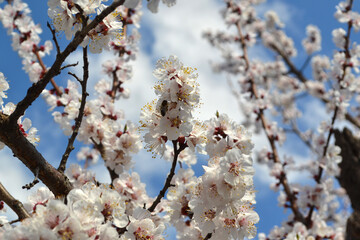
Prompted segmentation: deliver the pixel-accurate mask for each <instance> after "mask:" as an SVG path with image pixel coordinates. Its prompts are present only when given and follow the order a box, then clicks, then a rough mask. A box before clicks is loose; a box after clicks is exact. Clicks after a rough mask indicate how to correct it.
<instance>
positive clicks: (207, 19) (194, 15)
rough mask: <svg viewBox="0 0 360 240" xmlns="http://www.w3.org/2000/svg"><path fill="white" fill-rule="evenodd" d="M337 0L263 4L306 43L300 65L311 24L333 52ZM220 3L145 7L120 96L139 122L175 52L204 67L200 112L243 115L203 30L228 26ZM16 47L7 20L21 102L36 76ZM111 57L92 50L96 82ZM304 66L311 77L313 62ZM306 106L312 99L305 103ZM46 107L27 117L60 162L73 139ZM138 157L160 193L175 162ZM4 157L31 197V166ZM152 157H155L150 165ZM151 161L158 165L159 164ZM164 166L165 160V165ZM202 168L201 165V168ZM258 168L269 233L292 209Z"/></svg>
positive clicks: (4, 52)
mask: <svg viewBox="0 0 360 240" xmlns="http://www.w3.org/2000/svg"><path fill="white" fill-rule="evenodd" d="M25 2H27V3H28V4H29V5H30V8H31V9H32V16H33V18H34V21H35V22H36V23H40V24H41V26H42V28H43V34H42V35H41V37H42V40H43V41H44V40H46V39H50V38H51V35H50V33H49V30H48V29H47V28H46V21H49V19H48V17H47V4H46V1H25ZM337 3H338V1H331V0H316V1H313V0H302V1H285V0H283V1H281V0H269V1H268V2H267V3H266V4H265V6H264V7H261V9H260V10H261V11H262V12H263V11H264V10H265V9H269V8H270V9H273V10H275V11H276V12H278V14H279V16H280V19H281V20H282V21H283V22H284V23H285V24H286V25H287V26H286V32H287V33H288V34H289V35H290V36H291V37H292V38H293V39H294V41H295V44H296V46H297V48H298V49H299V52H298V56H297V57H296V58H295V59H294V62H295V63H296V64H297V66H301V65H302V63H303V61H304V60H305V59H306V55H305V54H304V53H303V52H302V51H301V49H302V47H301V40H302V39H303V38H304V37H305V28H306V26H307V25H308V24H314V25H317V26H318V27H319V28H320V29H321V33H322V43H323V45H322V46H323V50H322V51H321V52H322V54H326V55H330V54H331V53H332V51H333V50H332V49H333V44H332V41H331V39H332V36H331V31H332V30H333V29H334V28H337V27H339V26H341V25H340V24H339V23H337V22H336V20H335V19H334V17H333V15H334V12H335V5H336V4H337ZM219 7H222V3H221V1H215V0H196V1H194V0H192V1H191V0H179V3H178V4H177V5H176V6H174V7H173V8H171V9H167V8H166V7H164V6H161V7H160V9H159V13H158V14H156V15H154V14H151V13H150V12H149V11H147V10H146V9H144V16H143V22H142V23H141V26H142V27H141V29H140V32H141V34H142V39H141V44H140V45H141V50H142V51H141V54H139V55H138V58H137V61H136V62H135V63H134V71H135V74H134V79H133V81H132V82H131V83H129V84H128V85H127V87H129V88H130V90H131V95H130V99H129V100H124V101H123V100H122V101H121V102H120V103H119V107H120V108H122V109H124V110H125V115H126V118H127V119H131V120H132V121H134V122H137V121H138V119H139V114H140V107H141V106H143V105H144V104H145V103H146V102H148V101H150V100H151V99H153V98H154V97H155V96H154V94H153V93H152V89H151V86H152V85H153V84H154V82H155V81H154V80H155V79H154V78H153V77H152V74H151V71H152V69H153V67H154V65H155V62H156V60H157V59H158V58H160V57H163V56H169V55H171V54H175V55H178V56H179V57H180V59H181V60H182V62H183V63H184V64H185V65H188V66H192V67H196V68H198V69H199V74H200V76H199V82H200V89H201V94H202V96H203V102H204V106H203V110H202V112H201V113H200V114H199V118H200V119H208V118H209V117H212V116H213V114H214V113H215V111H216V110H219V111H220V112H225V113H227V114H229V115H230V116H231V117H232V118H233V119H238V120H241V119H242V116H241V114H240V111H238V109H237V107H236V102H235V101H234V98H233V97H232V96H231V94H229V93H230V91H229V87H228V85H227V84H226V76H224V75H216V74H213V73H212V71H211V68H210V66H209V60H214V59H219V57H220V54H219V53H218V52H217V50H215V49H211V47H210V46H209V44H208V43H207V42H206V40H204V39H202V38H201V30H205V29H218V28H224V25H223V24H222V22H221V18H220V15H219V13H218V12H219V10H220V8H219ZM65 40H66V39H65V36H64V35H62V37H61V42H62V46H65V45H64V44H65V43H66V42H65ZM10 46H11V41H10V37H9V36H7V35H6V31H5V30H4V29H3V28H2V27H1V28H0V53H1V55H0V71H1V72H3V73H4V75H5V76H6V78H7V80H8V81H9V83H10V89H9V90H8V91H7V93H8V99H5V102H8V101H12V102H14V103H17V102H18V101H19V100H21V99H22V97H23V96H24V95H25V94H26V90H27V88H28V87H29V86H31V83H30V81H29V78H28V76H27V75H26V74H25V73H24V71H23V70H22V64H21V59H20V58H19V57H18V55H17V53H15V52H14V51H12V49H11V47H10ZM78 57H79V55H77V54H72V55H71V56H70V58H69V62H76V61H77V59H78ZM252 57H253V58H257V59H272V58H273V55H272V54H271V53H269V52H266V51H262V50H253V51H252ZM109 58H112V56H111V55H109V54H105V56H98V55H92V56H91V57H90V74H92V73H93V75H92V76H91V79H90V81H91V83H90V84H94V82H95V81H96V80H97V79H99V77H100V75H99V73H97V70H98V69H99V67H98V66H99V65H100V64H101V62H102V61H103V60H104V59H109ZM53 60H54V52H53V53H52V55H51V56H49V57H47V58H45V59H44V61H45V63H46V65H47V66H50V65H51V63H52V61H53ZM305 73H306V74H307V76H309V77H311V75H310V72H309V68H307V70H306V71H305ZM67 79H68V77H67V76H66V75H64V74H63V75H61V77H57V78H56V80H57V81H58V82H59V83H60V85H61V84H63V85H65V84H66V81H67ZM219 83H220V84H219ZM125 87H126V86H125ZM90 92H91V90H90ZM214 96H217V97H216V98H215V97H214ZM90 97H91V96H90ZM129 106H131V107H129ZM319 106H321V105H319ZM305 108H306V106H304V109H305ZM47 109H48V106H47V105H46V104H45V102H44V101H43V99H41V98H39V99H38V100H36V101H35V102H34V103H33V105H32V106H31V107H30V109H29V110H28V111H27V112H26V117H28V118H30V119H31V120H32V122H33V126H35V127H37V128H38V130H39V135H40V137H41V141H40V143H39V145H38V147H37V149H38V150H39V151H40V152H41V153H42V154H43V155H44V157H45V158H46V159H47V160H48V161H50V162H51V163H53V164H55V165H56V166H57V163H58V162H59V160H60V157H61V155H62V153H63V151H64V149H65V146H66V143H67V138H66V137H65V136H64V135H63V134H62V132H61V130H60V129H59V127H58V126H57V125H56V124H55V123H54V121H53V119H52V117H51V114H50V113H49V112H48V111H47ZM254 139H255V140H254V141H255V143H256V148H257V149H261V148H262V146H264V145H266V144H267V142H266V141H265V140H264V139H263V138H262V137H255V138H254ZM78 146H79V144H77V145H76V147H78ZM292 147H293V146H292V145H291V143H290V144H289V145H288V146H286V148H287V149H291V148H292ZM294 152H295V153H296V154H300V153H301V152H302V151H301V150H300V149H295V151H294ZM75 156H76V150H75V151H74V152H73V153H72V155H71V156H70V160H71V161H72V162H76V157H75ZM135 160H136V164H137V165H136V167H135V169H136V170H138V171H139V172H140V175H141V177H142V180H143V181H144V182H145V183H146V184H147V190H148V191H149V193H150V195H153V196H154V195H155V194H157V193H158V191H159V190H160V188H161V186H162V183H163V181H164V179H165V178H166V174H167V172H168V169H169V168H170V165H169V164H168V163H164V160H163V159H155V160H153V159H152V158H151V156H150V155H148V154H147V153H146V152H142V153H140V154H139V156H137V157H135ZM0 161H2V162H3V163H6V164H2V167H1V168H0V181H1V182H2V183H3V184H4V185H5V186H6V187H7V188H8V189H9V190H10V192H11V193H12V194H13V195H15V196H16V197H18V198H19V199H24V197H25V196H27V195H28V193H27V192H26V191H25V190H22V189H21V186H22V185H24V184H25V183H27V182H30V181H31V180H32V176H31V174H30V172H29V171H28V170H27V169H26V168H24V167H22V165H21V163H20V161H18V160H17V159H13V158H12V157H11V154H10V151H9V150H3V151H2V152H0ZM149 161H154V162H151V164H150V165H149ZM151 166H156V168H154V167H151ZM159 166H161V167H160V168H159ZM92 169H93V170H94V171H95V172H96V173H97V175H98V177H99V178H100V180H104V181H105V180H106V179H108V176H107V172H106V171H105V169H104V168H103V167H102V163H99V164H98V165H96V166H95V167H93V168H92ZM198 169H199V171H201V167H199V168H198ZM257 172H258V175H256V176H255V187H256V190H257V191H258V194H257V204H256V210H257V211H258V213H259V215H260V223H259V224H258V231H259V232H265V233H267V232H269V230H270V229H271V228H272V227H273V226H274V224H280V223H281V220H284V219H285V218H286V214H284V210H283V209H282V208H279V207H277V200H276V198H277V194H274V193H273V192H272V191H271V190H269V188H268V184H269V181H270V178H269V177H266V176H265V177H264V176H263V174H267V173H266V171H264V170H263V169H262V168H260V167H257Z"/></svg>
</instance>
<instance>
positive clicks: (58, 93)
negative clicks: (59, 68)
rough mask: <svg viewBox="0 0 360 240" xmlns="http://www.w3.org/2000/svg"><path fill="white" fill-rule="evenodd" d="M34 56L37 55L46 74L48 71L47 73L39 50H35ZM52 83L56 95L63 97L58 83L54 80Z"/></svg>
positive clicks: (51, 80)
mask: <svg viewBox="0 0 360 240" xmlns="http://www.w3.org/2000/svg"><path fill="white" fill-rule="evenodd" d="M34 54H35V56H36V58H37V60H38V62H39V64H40V66H41V68H42V70H43V72H44V73H46V71H47V69H46V66H45V64H44V62H43V60H42V58H41V57H40V55H39V50H38V49H37V48H36V49H35V51H34ZM50 82H51V84H52V85H53V87H54V89H55V91H56V94H57V95H58V96H61V95H62V91H61V90H60V88H59V86H58V85H57V84H56V82H55V81H54V79H53V78H51V79H50Z"/></svg>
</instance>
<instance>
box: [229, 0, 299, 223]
mask: <svg viewBox="0 0 360 240" xmlns="http://www.w3.org/2000/svg"><path fill="white" fill-rule="evenodd" d="M231 5H232V4H230V7H231ZM236 27H237V30H238V34H239V37H240V42H241V48H242V51H243V58H244V60H245V63H246V65H245V71H246V72H247V71H248V70H249V68H250V61H249V57H248V53H247V47H246V40H245V37H244V35H243V34H242V31H241V25H240V22H237V23H236ZM250 84H251V89H250V91H251V93H252V95H253V96H254V97H255V98H256V99H259V96H258V93H257V89H256V84H255V81H254V79H253V78H251V79H250ZM258 116H259V118H260V120H261V124H262V127H263V129H264V131H265V134H266V137H267V139H268V141H269V143H270V146H271V150H272V153H273V159H274V162H276V163H281V161H280V157H279V154H278V151H277V148H276V145H275V139H274V137H272V136H270V135H269V133H268V131H267V128H268V126H269V124H268V123H267V119H266V118H265V114H264V109H260V110H259V113H258ZM279 182H280V184H281V185H282V186H283V188H284V191H285V193H286V196H287V198H288V201H289V202H290V208H291V210H292V212H293V213H294V216H295V219H296V220H297V221H300V222H303V223H304V222H305V219H304V216H303V215H302V213H301V212H300V210H299V207H298V205H297V202H296V200H297V198H296V195H295V193H294V192H293V191H292V190H291V188H290V185H289V183H288V179H287V177H286V175H285V174H282V175H281V177H280V178H279Z"/></svg>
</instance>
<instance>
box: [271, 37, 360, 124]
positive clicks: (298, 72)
mask: <svg viewBox="0 0 360 240" xmlns="http://www.w3.org/2000/svg"><path fill="white" fill-rule="evenodd" d="M270 49H272V50H273V51H275V52H276V53H277V54H279V55H280V56H281V57H282V59H283V60H284V62H285V63H286V65H287V66H288V68H289V69H290V70H289V72H290V73H293V74H294V75H295V76H296V77H297V78H298V79H299V80H300V81H301V82H302V83H304V84H305V87H306V82H308V81H309V80H308V79H307V78H306V77H305V76H304V74H303V73H302V72H301V70H298V69H297V68H296V67H295V65H294V64H293V62H292V61H291V60H290V58H289V57H288V56H287V55H286V54H285V53H284V52H283V51H282V50H281V49H279V48H278V47H277V46H276V45H274V44H271V45H270ZM319 99H320V100H321V101H322V102H323V103H328V102H329V100H328V99H326V98H325V97H320V98H319ZM345 119H346V120H347V121H349V122H350V123H352V124H353V125H354V126H356V127H357V128H360V121H359V120H357V119H356V118H355V117H353V116H351V114H349V113H348V112H347V113H345Z"/></svg>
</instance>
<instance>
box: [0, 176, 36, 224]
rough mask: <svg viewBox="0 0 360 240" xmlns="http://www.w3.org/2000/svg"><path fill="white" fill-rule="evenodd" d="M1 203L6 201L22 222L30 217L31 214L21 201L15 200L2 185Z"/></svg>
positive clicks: (0, 189)
mask: <svg viewBox="0 0 360 240" xmlns="http://www.w3.org/2000/svg"><path fill="white" fill-rule="evenodd" d="M0 201H4V202H5V203H6V204H7V205H8V206H9V207H10V208H11V209H12V210H13V211H14V212H15V213H16V215H17V216H18V217H19V220H20V221H22V220H24V219H25V218H28V217H30V214H29V213H28V212H27V211H26V210H25V208H24V206H23V204H22V203H21V202H20V201H19V200H17V199H15V198H14V197H13V196H12V195H11V194H10V193H9V192H8V191H7V190H6V188H5V187H4V185H2V184H1V183H0Z"/></svg>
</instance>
